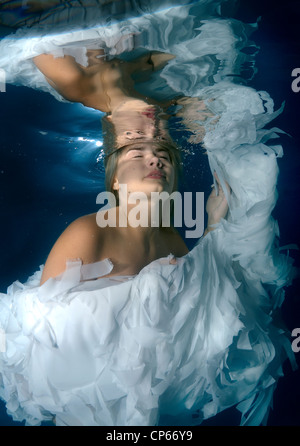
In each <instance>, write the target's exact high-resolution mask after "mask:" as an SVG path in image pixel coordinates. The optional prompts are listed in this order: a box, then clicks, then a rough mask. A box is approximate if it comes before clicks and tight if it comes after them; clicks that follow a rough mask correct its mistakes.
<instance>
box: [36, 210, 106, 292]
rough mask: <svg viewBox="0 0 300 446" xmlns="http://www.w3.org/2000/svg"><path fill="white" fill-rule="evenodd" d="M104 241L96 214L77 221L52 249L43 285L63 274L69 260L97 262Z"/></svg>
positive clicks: (44, 272) (43, 277) (66, 230)
mask: <svg viewBox="0 0 300 446" xmlns="http://www.w3.org/2000/svg"><path fill="white" fill-rule="evenodd" d="M102 239H103V237H102V231H101V228H99V227H98V226H97V223H96V214H89V215H85V216H83V217H80V218H78V219H76V220H75V221H74V222H72V223H71V224H70V225H69V226H68V227H67V228H66V229H65V231H64V232H63V233H62V234H61V236H60V237H59V238H58V239H57V241H56V242H55V244H54V246H53V248H52V249H51V251H50V254H49V256H48V258H47V261H46V263H45V267H44V271H43V275H42V280H41V284H42V283H43V282H45V281H46V280H48V278H49V277H56V276H57V275H59V274H61V273H62V272H63V271H64V270H65V267H66V261H67V260H75V259H81V260H82V262H83V263H93V262H95V261H97V259H98V256H99V251H100V250H101V240H102Z"/></svg>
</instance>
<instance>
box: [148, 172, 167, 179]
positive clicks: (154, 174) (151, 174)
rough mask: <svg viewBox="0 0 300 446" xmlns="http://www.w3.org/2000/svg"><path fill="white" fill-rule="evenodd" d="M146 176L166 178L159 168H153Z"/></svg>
mask: <svg viewBox="0 0 300 446" xmlns="http://www.w3.org/2000/svg"><path fill="white" fill-rule="evenodd" d="M146 178H166V177H165V175H164V174H163V173H162V172H160V171H159V170H153V171H152V172H150V173H149V175H147V176H146Z"/></svg>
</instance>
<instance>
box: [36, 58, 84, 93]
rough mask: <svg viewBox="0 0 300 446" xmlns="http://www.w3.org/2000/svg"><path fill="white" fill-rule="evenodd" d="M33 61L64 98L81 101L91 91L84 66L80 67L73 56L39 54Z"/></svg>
mask: <svg viewBox="0 0 300 446" xmlns="http://www.w3.org/2000/svg"><path fill="white" fill-rule="evenodd" d="M33 61H34V63H35V65H36V66H37V68H38V69H39V70H40V71H41V72H42V73H43V74H44V76H45V78H46V79H47V81H48V82H49V84H50V85H51V86H52V87H53V88H54V89H55V90H56V91H58V93H60V94H61V95H62V96H63V97H64V98H65V99H67V100H69V101H71V102H82V99H83V98H84V97H85V96H86V95H88V94H90V93H91V92H92V85H91V83H90V82H88V77H87V75H86V72H85V70H84V67H81V65H79V64H78V63H77V62H76V60H75V59H74V57H72V56H64V57H54V56H52V55H51V54H41V55H40V56H37V57H35V58H34V59H33Z"/></svg>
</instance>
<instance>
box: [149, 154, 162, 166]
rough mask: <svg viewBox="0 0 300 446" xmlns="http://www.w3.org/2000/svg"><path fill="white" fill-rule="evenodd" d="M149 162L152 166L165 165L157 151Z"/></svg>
mask: <svg viewBox="0 0 300 446" xmlns="http://www.w3.org/2000/svg"><path fill="white" fill-rule="evenodd" d="M148 162H149V166H150V167H162V165H163V164H162V162H161V159H160V158H159V156H157V155H156V154H155V153H153V154H152V155H150V157H149V161H148Z"/></svg>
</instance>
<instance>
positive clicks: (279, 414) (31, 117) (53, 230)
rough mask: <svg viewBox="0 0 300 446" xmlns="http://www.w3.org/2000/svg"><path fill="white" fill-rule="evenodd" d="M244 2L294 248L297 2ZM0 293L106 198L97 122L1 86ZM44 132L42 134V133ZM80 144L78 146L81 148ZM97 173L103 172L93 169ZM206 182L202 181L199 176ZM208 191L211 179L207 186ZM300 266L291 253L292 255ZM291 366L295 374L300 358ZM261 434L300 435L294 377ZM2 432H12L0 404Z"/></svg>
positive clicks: (298, 237)
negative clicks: (277, 146) (292, 428)
mask: <svg viewBox="0 0 300 446" xmlns="http://www.w3.org/2000/svg"><path fill="white" fill-rule="evenodd" d="M271 4H272V3H271V2H269V1H250V0H249V1H248V0H247V1H244V0H243V1H241V2H240V6H239V8H237V9H234V10H232V9H231V10H230V9H229V10H228V14H229V16H230V17H235V18H238V19H240V20H242V21H245V22H249V23H251V22H255V21H256V19H257V17H258V16H261V17H262V18H261V20H260V22H259V28H258V31H256V32H255V33H254V34H253V36H252V38H253V40H255V43H256V44H257V45H258V46H259V47H260V51H259V53H258V54H257V56H256V68H257V70H258V71H257V73H256V75H255V77H254V78H253V79H252V80H251V81H249V82H248V85H250V86H253V87H254V88H256V89H257V90H260V89H261V90H266V91H268V92H269V93H270V95H271V97H272V98H273V99H274V102H275V108H279V107H280V105H281V103H282V102H284V101H285V110H284V112H283V113H282V115H280V116H279V117H278V118H276V120H275V121H273V122H272V123H271V125H272V126H277V127H279V128H281V129H283V130H285V131H286V132H287V133H288V134H289V135H290V136H287V135H285V136H282V137H281V143H282V145H283V148H284V153H285V155H284V157H283V158H282V159H280V160H279V168H280V175H279V181H278V192H279V199H278V203H277V206H276V208H275V210H274V216H275V218H276V219H277V220H278V221H279V226H280V234H281V245H285V244H290V243H299V245H300V230H299V226H300V225H299V217H300V211H299V193H300V179H299V178H300V176H299V172H300V129H299V123H298V122H299V118H298V116H299V113H300V92H299V93H294V92H293V91H292V89H291V83H292V80H293V78H292V77H291V72H292V70H293V69H294V68H296V67H300V57H299V54H300V38H299V36H298V34H297V32H298V28H297V27H298V26H299V23H300V2H299V1H285V2H284V4H281V5H277V6H275V5H272V6H270V5H271ZM0 105H1V108H0V122H1V133H0V151H1V164H0V187H1V189H0V203H1V223H0V224H1V228H0V229H1V230H0V237H1V241H0V246H1V256H0V262H1V264H0V268H1V269H0V271H1V274H0V291H1V292H5V291H6V288H7V286H8V285H10V284H11V283H12V282H13V281H14V280H16V279H19V280H20V281H25V280H26V279H27V277H28V276H29V275H30V274H32V273H33V272H34V271H35V270H36V269H37V268H38V266H39V265H40V264H43V263H44V262H45V259H46V257H47V255H48V253H49V250H50V249H51V247H52V245H53V243H54V242H55V240H56V239H57V238H58V236H59V235H60V233H61V232H62V231H63V230H64V229H65V228H66V226H67V225H68V224H69V223H70V222H71V221H73V220H74V219H75V218H77V217H79V216H81V215H84V214H87V213H91V212H96V211H97V210H98V207H97V205H96V195H97V193H98V192H100V191H101V190H103V180H104V176H103V171H102V170H101V166H100V165H99V163H98V164H97V162H96V160H97V156H98V154H99V147H97V145H96V141H98V140H99V141H101V139H102V138H101V125H100V118H101V113H100V112H95V111H94V110H90V109H86V108H84V107H82V106H81V105H78V104H63V103H60V102H58V101H56V100H55V99H54V98H53V97H52V96H50V95H49V94H46V93H41V92H36V91H33V90H29V89H28V88H24V87H14V86H11V85H7V92H6V93H0ZM41 132H42V133H41ZM79 137H83V138H84V139H85V140H83V141H82V140H81V141H80V140H78V138H79ZM99 166H100V167H99ZM203 175H204V176H205V175H208V169H207V171H206V170H204V173H203ZM205 182H210V179H209V177H207V178H205V179H204V184H205ZM291 256H292V257H293V258H294V259H295V264H296V265H298V266H300V256H299V253H298V252H297V251H291ZM298 287H299V279H298V280H295V282H294V284H293V286H292V287H289V288H287V291H286V301H285V303H284V305H283V319H284V320H285V322H286V324H287V326H288V328H289V329H290V330H292V329H293V328H295V327H300V303H299V302H300V293H299V292H298ZM296 357H297V362H298V364H299V365H300V352H299V353H298V356H297V354H296ZM284 372H285V377H284V378H283V379H281V381H279V385H278V389H277V391H276V393H275V397H274V410H273V411H271V413H270V417H269V422H268V424H269V425H271V426H273V425H300V406H299V401H300V373H299V372H298V371H297V372H292V371H291V368H290V366H289V364H286V365H285V367H284ZM238 423H239V418H238V415H237V413H236V412H235V411H234V410H229V411H226V412H224V413H222V414H220V415H219V416H217V417H214V418H212V419H210V420H208V421H206V422H205V423H204V424H205V425H235V424H238ZM0 425H2V426H7V425H17V423H13V422H12V420H11V418H10V417H8V416H7V415H6V412H5V408H4V405H3V404H0Z"/></svg>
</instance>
